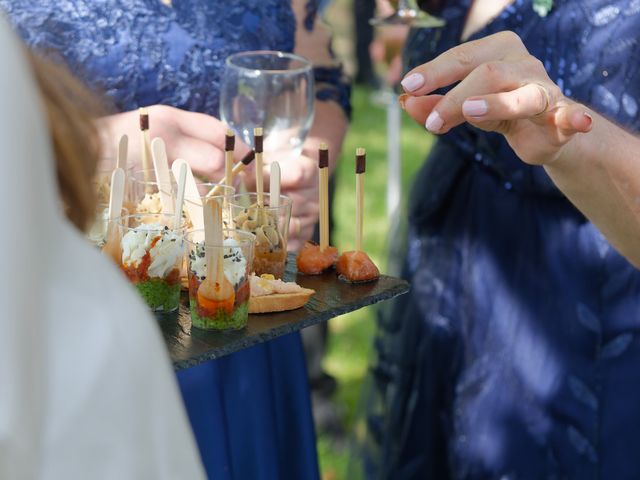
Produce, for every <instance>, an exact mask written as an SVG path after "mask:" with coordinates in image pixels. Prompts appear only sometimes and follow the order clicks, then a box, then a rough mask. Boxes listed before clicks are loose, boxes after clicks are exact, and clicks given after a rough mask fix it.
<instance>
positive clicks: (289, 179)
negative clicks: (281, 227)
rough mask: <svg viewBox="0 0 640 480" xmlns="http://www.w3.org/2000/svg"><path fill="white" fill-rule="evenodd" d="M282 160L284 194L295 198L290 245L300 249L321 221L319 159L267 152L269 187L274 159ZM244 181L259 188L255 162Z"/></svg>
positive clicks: (245, 172)
mask: <svg viewBox="0 0 640 480" xmlns="http://www.w3.org/2000/svg"><path fill="white" fill-rule="evenodd" d="M274 160H277V161H278V162H279V163H280V171H281V177H280V178H281V181H280V189H281V194H282V195H286V196H288V197H289V198H291V200H292V201H293V205H292V208H291V221H290V222H289V243H288V249H289V250H294V251H297V250H299V249H300V248H302V246H303V245H304V242H305V241H307V240H310V239H311V237H312V236H313V230H314V228H315V225H316V223H317V222H318V214H319V211H320V209H319V206H318V162H317V161H316V160H312V159H311V158H309V157H307V156H305V155H300V156H299V157H287V156H284V157H278V156H277V155H275V154H270V153H265V158H264V164H265V165H264V172H263V174H264V182H263V183H264V187H265V190H267V189H268V188H269V171H270V168H271V162H272V161H274ZM243 181H244V183H245V186H246V187H247V189H248V190H249V191H255V188H256V187H255V164H254V163H252V164H251V165H250V167H249V168H247V170H245V171H244V173H243Z"/></svg>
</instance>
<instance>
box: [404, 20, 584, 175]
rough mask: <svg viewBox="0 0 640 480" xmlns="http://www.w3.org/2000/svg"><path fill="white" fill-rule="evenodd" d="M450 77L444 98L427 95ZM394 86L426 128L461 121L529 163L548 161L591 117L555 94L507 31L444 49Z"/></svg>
mask: <svg viewBox="0 0 640 480" xmlns="http://www.w3.org/2000/svg"><path fill="white" fill-rule="evenodd" d="M457 82H460V83H458V84H457V85H456V86H455V87H454V88H452V89H451V90H450V91H449V92H448V93H447V94H446V95H444V96H442V95H436V94H431V92H433V91H435V90H437V89H438V88H442V87H446V86H448V85H451V84H454V83H457ZM402 86H403V87H404V89H405V91H406V92H407V95H403V96H402V97H401V99H400V102H401V104H402V106H403V108H404V109H405V110H406V111H407V112H408V113H409V115H411V117H413V118H414V119H415V120H416V121H418V122H420V123H422V124H424V125H425V127H426V128H427V130H429V131H431V132H433V133H437V134H442V133H446V132H448V131H449V130H450V129H451V128H453V127H455V126H457V125H459V124H461V123H462V122H465V121H466V122H469V123H471V124H473V125H475V126H476V127H478V128H480V129H482V130H487V131H495V132H499V133H502V134H503V135H504V136H505V137H506V139H507V141H508V142H509V144H510V145H511V147H512V148H513V150H514V151H515V152H516V154H517V155H518V156H519V157H520V158H521V159H522V160H523V161H524V162H526V163H529V164H532V165H544V164H550V163H551V162H553V161H554V160H555V159H557V158H558V157H559V156H560V155H561V154H562V152H563V150H564V149H565V147H566V145H567V144H569V143H570V142H571V140H572V139H573V138H575V134H576V133H580V132H588V131H589V130H591V127H592V123H593V116H592V115H591V114H590V113H589V111H588V110H587V108H585V107H584V106H583V105H580V104H578V103H575V102H573V101H572V100H570V99H568V98H567V97H565V96H564V95H563V94H562V92H561V90H560V88H559V87H558V86H557V85H555V84H554V83H553V82H552V81H551V79H549V76H548V75H547V72H546V71H545V69H544V66H543V65H542V63H541V62H540V61H539V60H538V59H536V58H535V57H533V56H531V55H530V54H529V52H528V51H527V49H526V48H525V46H524V45H523V44H522V41H521V40H520V38H519V37H518V36H517V35H516V34H515V33H512V32H500V33H497V34H494V35H491V36H488V37H486V38H483V39H480V40H476V41H472V42H468V43H465V44H462V45H459V46H457V47H455V48H452V49H451V50H449V51H447V52H445V53H443V54H441V55H440V56H438V57H437V58H435V59H434V60H432V61H430V62H428V63H425V64H423V65H420V66H419V67H417V68H415V69H413V70H412V71H410V72H409V73H408V74H407V75H406V76H405V77H404V79H403V80H402Z"/></svg>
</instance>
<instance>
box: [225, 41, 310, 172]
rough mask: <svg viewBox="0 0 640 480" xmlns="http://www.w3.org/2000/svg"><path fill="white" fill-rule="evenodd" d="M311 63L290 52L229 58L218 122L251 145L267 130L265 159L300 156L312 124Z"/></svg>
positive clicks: (252, 52) (263, 53)
mask: <svg viewBox="0 0 640 480" xmlns="http://www.w3.org/2000/svg"><path fill="white" fill-rule="evenodd" d="M314 98H315V94H314V84H313V70H312V66H311V62H309V61H308V60H307V59H305V58H303V57H300V56H298V55H294V54H291V53H284V52H275V51H267V50H263V51H251V52H243V53H236V54H234V55H231V56H229V57H228V58H227V60H226V62H225V71H224V74H223V76H222V85H221V90H220V118H222V120H223V121H224V122H225V123H226V124H227V125H229V127H231V129H232V130H233V131H234V132H235V133H236V135H239V136H240V138H242V140H243V141H244V142H245V143H246V144H247V145H253V129H254V128H255V127H262V129H263V132H264V153H265V160H267V161H269V160H278V161H283V160H286V159H287V158H294V157H297V156H299V155H300V153H301V152H302V145H303V143H304V140H305V138H306V136H307V133H308V132H309V129H310V128H311V124H312V122H313V105H314Z"/></svg>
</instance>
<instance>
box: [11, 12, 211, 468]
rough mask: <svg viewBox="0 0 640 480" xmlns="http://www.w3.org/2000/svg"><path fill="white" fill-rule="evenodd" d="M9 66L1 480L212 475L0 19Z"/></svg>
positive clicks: (160, 347)
mask: <svg viewBox="0 0 640 480" xmlns="http://www.w3.org/2000/svg"><path fill="white" fill-rule="evenodd" d="M0 62H2V72H3V73H2V75H0V152H1V154H0V165H1V166H2V168H1V170H0V223H1V226H0V274H1V276H0V278H1V280H0V479H2V480H13V479H19V480H28V479H65V480H67V479H118V480H126V479H154V480H156V479H200V478H204V473H203V469H202V465H201V462H200V458H199V455H198V453H197V449H196V446H195V442H194V439H193V435H192V433H191V430H190V427H189V424H188V421H187V417H186V414H185V411H184V407H183V405H182V402H181V399H180V396H179V394H178V390H177V387H176V381H175V377H174V375H173V372H172V370H171V365H170V361H169V358H168V356H167V352H166V350H165V346H164V344H163V342H162V339H161V336H160V333H159V330H158V327H157V325H156V323H155V320H154V318H153V317H152V316H151V315H150V313H149V312H148V311H147V310H146V308H145V307H144V305H143V304H142V303H141V300H140V299H139V298H138V297H137V295H136V294H135V292H134V291H133V289H132V288H131V287H130V286H129V285H128V284H127V282H126V281H125V279H124V278H123V276H122V275H121V274H120V273H119V272H118V271H117V269H116V268H115V266H113V265H112V264H111V263H110V262H109V261H108V260H107V259H106V258H105V257H103V256H102V255H100V254H99V253H98V252H97V251H96V250H95V249H94V248H92V247H91V246H90V245H89V244H88V243H87V242H86V241H85V240H84V239H83V237H82V235H81V234H80V233H79V232H77V231H76V230H75V229H74V227H73V226H72V225H71V224H70V223H69V222H68V221H67V220H66V219H65V218H64V217H63V215H62V213H61V209H60V208H59V201H58V195H57V191H56V184H55V170H54V160H53V155H52V149H51V145H50V140H49V135H48V132H47V128H46V125H45V121H44V119H45V116H44V113H43V110H42V108H41V105H40V103H39V99H38V93H37V90H36V87H35V85H34V81H33V79H32V77H31V74H30V72H29V69H28V66H27V64H26V61H25V59H24V58H23V55H22V52H21V47H20V45H19V42H18V41H17V40H16V38H15V37H14V35H13V33H12V32H11V31H10V28H9V27H8V26H7V25H6V24H5V23H4V21H2V20H1V19H0Z"/></svg>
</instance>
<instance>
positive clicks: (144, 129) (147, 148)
mask: <svg viewBox="0 0 640 480" xmlns="http://www.w3.org/2000/svg"><path fill="white" fill-rule="evenodd" d="M138 113H139V114H140V144H141V145H142V170H143V175H144V182H145V189H144V192H145V193H151V185H149V182H150V181H151V178H149V175H150V173H151V163H150V162H149V159H150V158H151V140H150V138H149V112H148V111H147V109H146V108H144V107H143V108H140V109H138Z"/></svg>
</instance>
